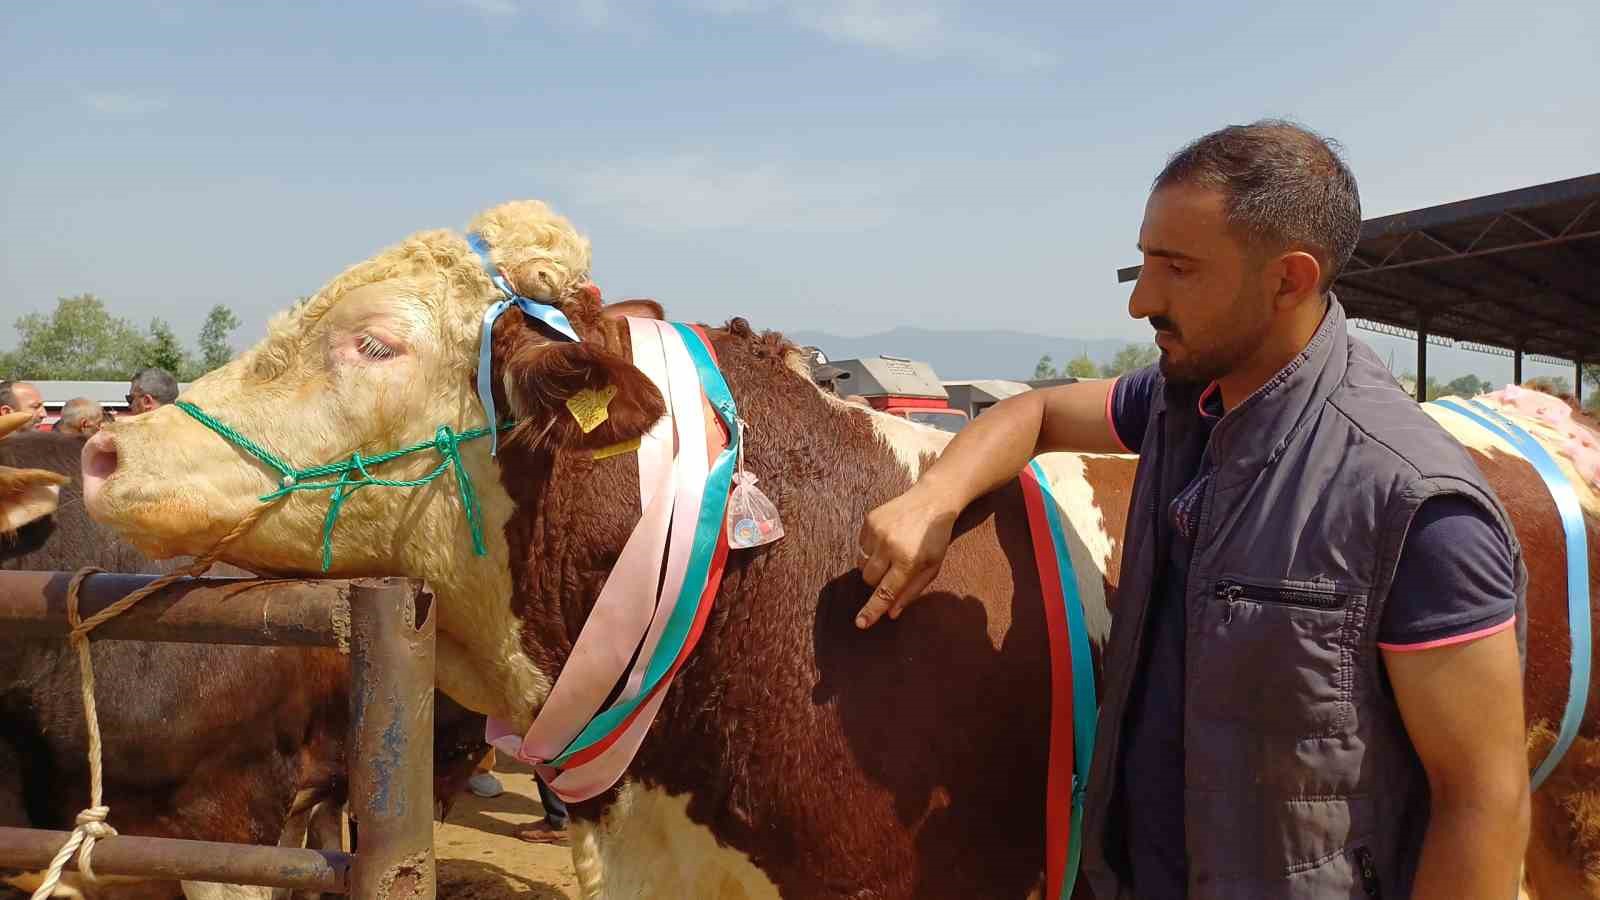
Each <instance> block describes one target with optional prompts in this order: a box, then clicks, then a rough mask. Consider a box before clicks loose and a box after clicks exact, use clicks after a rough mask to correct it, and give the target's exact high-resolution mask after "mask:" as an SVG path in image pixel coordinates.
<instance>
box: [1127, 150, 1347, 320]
mask: <svg viewBox="0 0 1600 900" xmlns="http://www.w3.org/2000/svg"><path fill="white" fill-rule="evenodd" d="M1339 149H1340V148H1339V145H1338V144H1337V143H1336V142H1334V141H1331V140H1328V139H1327V138H1324V137H1322V136H1321V135H1318V134H1316V133H1314V132H1312V131H1310V130H1308V129H1306V128H1303V127H1301V126H1299V125H1296V124H1294V123H1292V122H1286V121H1283V120H1281V119H1263V120H1262V121H1259V122H1255V123H1253V124H1250V125H1230V126H1228V127H1227V128H1223V129H1221V130H1220V131H1213V132H1211V133H1210V134H1208V135H1206V136H1205V137H1202V138H1200V139H1198V140H1196V141H1194V142H1193V143H1191V144H1189V145H1188V146H1186V147H1184V148H1183V149H1182V150H1179V151H1178V152H1177V153H1175V154H1173V155H1172V159H1170V160H1168V162H1167V166H1166V168H1164V169H1162V170H1161V174H1160V175H1157V176H1156V180H1155V185H1154V188H1156V189H1159V188H1163V187H1168V186H1170V185H1174V184H1198V185H1203V186H1206V187H1212V188H1216V189H1218V190H1220V191H1222V193H1223V196H1224V197H1225V198H1226V200H1225V201H1224V202H1225V203H1226V206H1227V215H1228V224H1229V225H1230V226H1231V227H1232V228H1233V229H1234V230H1235V231H1236V233H1238V234H1239V235H1240V236H1241V237H1243V238H1244V239H1245V240H1246V241H1247V242H1249V243H1251V244H1253V245H1255V246H1257V247H1262V246H1265V247H1271V248H1273V249H1277V248H1282V247H1297V248H1300V249H1303V250H1306V251H1307V252H1309V253H1311V254H1312V255H1313V256H1315V257H1316V258H1317V261H1318V262H1319V263H1321V264H1322V284H1320V285H1318V286H1317V287H1318V289H1319V290H1322V291H1326V290H1327V289H1328V286H1329V285H1331V284H1333V279H1334V278H1336V277H1337V276H1338V275H1339V273H1340V272H1341V271H1343V269H1344V267H1345V264H1346V263H1348V262H1349V261H1350V254H1352V253H1354V252H1355V249H1356V241H1357V240H1358V239H1359V238H1360V236H1361V195H1360V192H1359V191H1358V190H1357V189H1356V178H1355V176H1354V175H1352V174H1351V173H1350V169H1349V167H1348V166H1346V165H1345V164H1344V160H1342V159H1340V158H1339Z"/></svg>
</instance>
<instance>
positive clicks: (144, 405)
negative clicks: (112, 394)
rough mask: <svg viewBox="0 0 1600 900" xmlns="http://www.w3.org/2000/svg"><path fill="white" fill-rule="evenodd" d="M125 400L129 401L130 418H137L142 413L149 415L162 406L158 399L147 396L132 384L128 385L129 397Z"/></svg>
mask: <svg viewBox="0 0 1600 900" xmlns="http://www.w3.org/2000/svg"><path fill="white" fill-rule="evenodd" d="M124 399H126V400H127V401H128V415H130V416H137V415H139V414H140V413H147V412H149V411H150V410H152V409H155V408H156V407H158V406H160V405H161V404H159V403H157V402H156V398H154V397H152V396H150V395H149V394H146V393H145V392H143V391H141V390H139V389H138V388H136V387H134V386H133V385H131V384H130V385H128V395H127V397H125V398H124Z"/></svg>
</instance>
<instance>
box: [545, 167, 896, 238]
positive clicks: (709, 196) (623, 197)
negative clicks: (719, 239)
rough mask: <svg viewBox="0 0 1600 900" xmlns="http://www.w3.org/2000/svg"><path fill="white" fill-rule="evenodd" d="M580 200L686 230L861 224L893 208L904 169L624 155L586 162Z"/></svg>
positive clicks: (883, 217)
mask: <svg viewBox="0 0 1600 900" xmlns="http://www.w3.org/2000/svg"><path fill="white" fill-rule="evenodd" d="M566 183H567V186H568V187H569V188H570V189H571V190H572V192H573V193H574V194H575V196H576V198H577V200H578V201H579V202H580V203H581V204H584V205H590V206H594V207H596V208H599V209H601V210H604V211H605V212H607V213H608V214H610V215H614V216H616V217H617V218H619V219H621V220H623V221H626V222H628V223H629V224H630V225H632V226H638V227H645V228H651V229H654V230H658V231H666V232H682V231H685V230H693V231H719V230H727V229H734V228H738V229H754V230H762V231H812V230H836V229H839V228H841V227H844V228H849V229H856V228H862V227H868V226H872V225H877V224H881V223H882V222H884V221H887V220H888V219H889V218H890V216H891V215H892V214H893V210H894V207H895V203H894V195H895V194H896V193H897V192H899V191H901V190H903V189H904V188H905V187H907V185H908V180H907V178H906V177H905V176H903V175H890V174H887V173H883V174H872V173H862V174H857V175H853V176H852V175H841V174H838V173H827V172H823V171H805V170H799V169H795V168H794V167H792V166H789V165H786V164H781V163H777V162H762V163H754V164H751V163H736V162H730V161H726V160H717V159H714V158H711V157H709V156H705V155H700V154H682V155H677V156H669V157H663V158H658V159H636V160H621V161H616V162H610V163H605V164H600V165H596V166H591V167H589V168H586V169H579V170H577V171H576V172H575V173H574V174H573V175H571V176H570V177H569V178H568V179H566Z"/></svg>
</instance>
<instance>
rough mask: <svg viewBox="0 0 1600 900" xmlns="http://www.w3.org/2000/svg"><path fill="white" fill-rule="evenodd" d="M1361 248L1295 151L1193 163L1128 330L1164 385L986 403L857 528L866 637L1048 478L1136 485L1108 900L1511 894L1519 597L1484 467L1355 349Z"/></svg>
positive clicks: (1113, 657)
mask: <svg viewBox="0 0 1600 900" xmlns="http://www.w3.org/2000/svg"><path fill="white" fill-rule="evenodd" d="M1360 224H1361V210H1360V201H1359V197H1358V194H1357V189H1356V183H1355V179H1354V177H1353V176H1352V175H1351V174H1350V172H1349V170H1348V169H1347V168H1346V167H1345V165H1344V163H1343V162H1342V161H1341V160H1340V159H1339V157H1338V156H1337V154H1336V153H1335V152H1334V150H1333V149H1332V148H1330V147H1329V145H1328V144H1327V143H1326V142H1324V141H1323V140H1322V139H1321V138H1319V137H1317V136H1316V135H1314V134H1311V133H1309V132H1307V131H1305V130H1303V129H1300V128H1298V127H1295V126H1292V125H1289V124H1286V123H1280V122H1260V123H1256V124H1254V125H1250V126H1236V127H1230V128H1225V129H1223V130H1221V131H1218V132H1216V133H1213V134H1210V135H1207V136H1205V137H1203V138H1201V139H1199V140H1198V141H1196V142H1194V143H1193V144H1191V145H1189V146H1188V147H1186V148H1184V149H1183V150H1181V151H1180V152H1179V153H1177V154H1176V155H1175V156H1174V157H1173V158H1172V159H1171V161H1170V162H1169V163H1168V165H1167V166H1166V168H1165V169H1164V170H1163V171H1162V172H1161V174H1160V175H1159V176H1158V177H1157V179H1156V180H1155V184H1154V186H1153V188H1152V190H1151V193H1150V196H1149V199H1148V202H1147V203H1146V205H1145V214H1144V222H1143V225H1142V226H1141V228H1140V232H1139V247H1140V250H1141V252H1142V253H1143V257H1144V266H1143V269H1142V270H1141V272H1140V275H1139V280H1138V283H1137V285H1135V287H1134V290H1133V296H1132V298H1131V299H1130V300H1129V304H1128V311H1129V313H1130V314H1131V315H1132V316H1134V317H1135V318H1141V319H1146V320H1148V321H1149V322H1150V324H1151V325H1152V326H1153V327H1154V328H1155V331H1156V337H1155V340H1156V344H1157V346H1159V347H1160V349H1161V356H1160V361H1159V363H1158V364H1157V365H1156V366H1153V367H1151V368H1149V369H1146V370H1142V371H1139V372H1135V373H1133V374H1130V375H1128V376H1125V377H1123V378H1121V379H1117V380H1115V381H1109V380H1101V381H1089V382H1080V383H1078V384H1072V385H1065V386H1061V387H1056V388H1049V389H1046V390H1040V391H1030V392H1027V393H1024V394H1020V395H1018V396H1016V397H1013V398H1010V399H1008V400H1006V401H1004V402H1002V403H1000V404H997V405H996V406H994V407H992V408H991V409H990V410H989V411H988V412H987V413H985V414H984V415H983V416H982V417H981V418H979V419H978V420H976V421H975V422H973V423H972V424H971V425H969V426H967V428H966V429H964V430H963V431H962V432H961V433H960V434H959V435H958V436H957V437H956V438H955V439H954V441H953V442H952V443H951V444H950V446H949V448H948V449H947V450H946V452H945V453H944V455H943V457H942V458H941V459H940V460H939V462H938V463H937V464H935V465H934V466H932V467H930V468H929V469H928V471H927V472H926V473H925V474H924V475H923V477H922V478H921V480H920V481H919V482H918V483H917V484H916V486H914V487H913V488H912V489H911V490H909V491H908V492H906V493H905V494H904V495H902V496H901V497H899V498H897V499H895V500H893V501H891V502H889V503H887V504H885V505H884V506H882V507H880V508H878V509H876V510H873V511H872V513H871V514H870V515H869V516H868V518H867V521H866V524H865V525H864V527H863V529H862V534H861V547H862V552H863V554H864V555H865V561H864V563H863V568H862V575H863V577H864V578H865V580H866V581H867V583H868V584H869V585H874V586H875V591H874V592H873V594H872V596H871V597H870V598H869V600H868V602H867V603H866V605H865V606H864V607H863V609H862V610H861V613H860V615H859V618H858V620H857V624H858V626H859V627H863V628H866V627H871V625H872V624H873V623H874V622H876V621H877V620H878V619H879V618H880V617H881V616H882V615H884V614H885V613H888V614H889V615H890V617H891V618H894V617H898V616H899V615H900V613H901V612H902V611H903V610H904V609H905V608H906V606H907V605H908V604H910V603H911V602H912V601H914V600H915V599H916V598H917V596H918V595H919V594H920V593H921V592H922V591H923V590H924V589H925V588H926V587H927V585H928V584H929V583H930V582H931V581H932V580H933V577H934V576H935V574H937V571H938V567H939V565H940V561H941V560H942V559H943V557H944V554H945V551H946V549H947V547H948V545H949V542H950V539H951V532H952V527H953V523H954V521H955V519H956V516H957V514H958V513H960V511H961V510H962V509H963V508H964V507H965V506H966V505H967V504H968V503H970V502H971V501H972V500H974V499H975V498H977V497H979V496H982V495H983V494H985V493H987V492H988V491H991V490H994V489H996V488H998V487H1000V486H1001V485H1003V484H1005V483H1007V482H1008V481H1009V480H1011V479H1013V478H1015V477H1016V475H1017V473H1018V471H1019V470H1020V469H1021V468H1022V466H1023V465H1024V464H1025V463H1026V461H1027V460H1028V459H1030V458H1031V457H1033V456H1034V455H1036V454H1039V453H1044V452H1049V451H1058V450H1064V451H1081V452H1121V451H1131V452H1136V453H1138V454H1139V455H1140V459H1139V469H1138V475H1137V477H1136V480H1135V483H1134V488H1133V493H1132V496H1131V501H1130V507H1129V510H1130V512H1129V518H1128V525H1127V533H1126V535H1125V537H1124V541H1123V545H1122V571H1121V580H1120V583H1119V585H1118V592H1117V597H1116V601H1115V615H1114V621H1113V624H1112V630H1111V635H1110V638H1109V640H1108V643H1107V645H1106V648H1105V655H1104V682H1103V693H1102V700H1101V702H1102V706H1101V709H1100V727H1099V731H1098V740H1097V743H1096V746H1095V748H1094V760H1093V765H1092V768H1091V771H1090V778H1089V784H1088V794H1089V796H1088V807H1087V813H1086V816H1085V829H1084V858H1083V860H1084V862H1083V865H1084V871H1085V874H1086V875H1087V876H1088V878H1089V879H1090V880H1091V882H1092V884H1093V886H1094V888H1095V895H1096V896H1097V897H1101V898H1103V900H1112V898H1120V897H1138V898H1161V900H1165V898H1171V897H1184V896H1189V897H1208V898H1209V897H1240V898H1254V897H1318V898H1323V897H1378V896H1385V897H1391V898H1392V897H1418V898H1450V900H1457V898H1465V897H1474V898H1476V897H1489V898H1499V897H1513V896H1515V895H1516V883H1517V880H1518V873H1519V864H1520V861H1521V859H1522V855H1523V852H1524V848H1525V847H1526V843H1527V832H1528V826H1529V815H1530V813H1529V801H1528V759H1527V754H1526V751H1525V749H1524V743H1523V741H1524V737H1523V727H1524V722H1523V707H1522V682H1521V677H1522V676H1521V656H1520V650H1521V639H1522V635H1521V632H1522V631H1523V628H1522V627H1521V626H1522V622H1523V616H1522V610H1523V602H1524V593H1525V590H1526V582H1527V574H1526V568H1525V567H1524V566H1523V563H1522V558H1521V549H1520V547H1519V546H1518V545H1517V543H1516V539H1515V536H1514V535H1513V533H1512V532H1511V529H1510V526H1509V524H1508V523H1507V521H1506V520H1505V516H1504V512H1503V510H1502V508H1501V507H1500V504H1499V502H1498V500H1497V499H1496V498H1495V497H1494V495H1493V493H1492V492H1491V491H1490V489H1489V488H1488V487H1487V485H1486V483H1485V482H1484V480H1483V478H1482V477H1481V474H1480V473H1479V472H1478V470H1477V468H1476V467H1475V466H1474V464H1473V463H1472V461H1471V459H1470V457H1468V456H1467V454H1466V453H1465V451H1464V450H1463V449H1462V448H1461V447H1460V446H1459V444H1457V443H1456V442H1455V441H1454V440H1453V439H1451V438H1450V436H1449V435H1448V434H1447V433H1445V432H1444V431H1443V429H1441V428H1439V427H1438V426H1437V425H1436V424H1435V423H1434V422H1433V420H1432V419H1430V418H1428V417H1427V415H1426V414H1425V413H1423V412H1422V410H1421V409H1420V408H1419V407H1418V406H1417V405H1416V404H1415V403H1413V402H1411V401H1410V400H1409V398H1407V397H1406V396H1405V395H1404V394H1403V393H1402V392H1401V390H1400V388H1399V386H1398V385H1397V384H1395V382H1394V380H1393V379H1392V378H1391V377H1390V376H1389V373H1388V371H1387V369H1386V367H1385V366H1384V364H1383V363H1382V362H1381V361H1380V360H1379V359H1378V358H1377V356H1376V355H1375V354H1374V353H1373V352H1372V351H1371V350H1370V349H1369V348H1367V347H1366V346H1365V345H1363V344H1362V343H1360V342H1359V341H1357V340H1355V339H1354V338H1352V337H1351V336H1350V335H1349V333H1348V331H1347V328H1346V324H1345V319H1344V312H1343V308H1342V307H1341V306H1340V304H1339V302H1338V300H1337V299H1336V298H1335V297H1334V296H1333V295H1332V293H1331V292H1330V291H1329V287H1330V285H1331V283H1332V281H1333V279H1334V277H1335V276H1336V275H1337V274H1338V272H1339V270H1340V268H1341V267H1342V266H1344V264H1345V263H1346V261H1348V260H1349V258H1350V255H1351V253H1352V252H1353V249H1354V246H1355V243H1356V239H1357V236H1358V234H1359V230H1360ZM1514 626H1516V627H1514Z"/></svg>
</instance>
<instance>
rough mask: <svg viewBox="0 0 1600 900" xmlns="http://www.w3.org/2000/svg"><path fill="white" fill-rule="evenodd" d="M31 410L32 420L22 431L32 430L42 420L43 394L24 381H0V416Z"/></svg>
mask: <svg viewBox="0 0 1600 900" xmlns="http://www.w3.org/2000/svg"><path fill="white" fill-rule="evenodd" d="M24 411H26V412H31V413H33V421H32V422H30V423H28V425H27V427H26V428H24V429H22V430H23V431H33V430H35V429H37V428H38V427H39V423H40V422H43V421H44V396H43V395H42V394H40V393H39V389H38V388H36V387H34V386H33V385H31V384H29V383H28V382H26V381H0V416H4V415H9V414H11V413H14V412H24Z"/></svg>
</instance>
